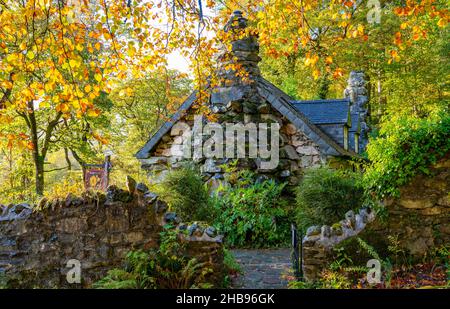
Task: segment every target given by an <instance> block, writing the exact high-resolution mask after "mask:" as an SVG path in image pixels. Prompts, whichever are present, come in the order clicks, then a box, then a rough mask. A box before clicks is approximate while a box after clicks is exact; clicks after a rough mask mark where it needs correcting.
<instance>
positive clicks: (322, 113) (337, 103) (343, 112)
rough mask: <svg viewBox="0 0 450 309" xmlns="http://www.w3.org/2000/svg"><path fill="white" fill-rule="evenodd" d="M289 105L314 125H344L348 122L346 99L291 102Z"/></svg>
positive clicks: (348, 102)
mask: <svg viewBox="0 0 450 309" xmlns="http://www.w3.org/2000/svg"><path fill="white" fill-rule="evenodd" d="M291 104H292V105H293V106H294V108H295V109H297V110H299V111H300V112H302V113H303V114H304V115H305V116H306V117H308V119H309V120H310V121H311V122H312V123H314V124H318V125H323V124H346V123H347V122H348V120H349V119H348V114H349V106H350V101H349V100H348V99H335V100H313V101H292V102H291Z"/></svg>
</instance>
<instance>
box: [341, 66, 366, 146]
mask: <svg viewBox="0 0 450 309" xmlns="http://www.w3.org/2000/svg"><path fill="white" fill-rule="evenodd" d="M369 95H370V91H369V81H368V78H367V76H366V74H365V73H364V72H362V71H352V72H350V76H349V78H348V84H347V88H345V90H344V96H345V97H346V98H348V99H349V100H350V112H351V113H352V114H358V116H359V120H360V122H361V133H360V136H361V143H360V148H361V149H364V148H365V146H366V144H367V140H368V137H367V133H368V132H369V126H368V125H367V120H368V119H367V118H368V116H369V109H368V106H367V104H368V103H369V99H370V97H369Z"/></svg>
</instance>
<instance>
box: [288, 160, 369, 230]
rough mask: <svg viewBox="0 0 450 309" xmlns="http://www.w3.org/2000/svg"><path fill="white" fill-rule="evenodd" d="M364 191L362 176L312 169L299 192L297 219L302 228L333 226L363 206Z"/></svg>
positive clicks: (321, 168)
mask: <svg viewBox="0 0 450 309" xmlns="http://www.w3.org/2000/svg"><path fill="white" fill-rule="evenodd" d="M363 200H364V190H363V187H362V184H361V176H360V174H358V173H354V172H351V171H347V170H333V169H331V168H328V167H319V168H311V169H308V170H306V172H305V175H304V177H303V179H302V181H301V182H300V184H299V185H298V188H297V191H296V206H297V208H296V218H297V224H298V226H299V228H301V229H302V230H304V231H305V230H306V229H307V228H308V227H309V226H312V225H324V224H327V225H331V224H333V223H335V222H338V221H339V220H341V219H342V218H343V217H344V214H345V213H346V212H347V211H349V210H354V209H357V208H360V207H361V206H362V202H363Z"/></svg>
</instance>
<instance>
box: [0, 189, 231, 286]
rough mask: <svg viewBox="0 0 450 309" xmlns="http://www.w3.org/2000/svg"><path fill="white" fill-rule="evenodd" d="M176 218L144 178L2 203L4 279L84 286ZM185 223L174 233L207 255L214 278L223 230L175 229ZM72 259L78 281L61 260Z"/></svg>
mask: <svg viewBox="0 0 450 309" xmlns="http://www.w3.org/2000/svg"><path fill="white" fill-rule="evenodd" d="M132 188H134V186H132ZM130 192H132V193H130ZM39 208H42V209H39ZM180 221H181V220H180V219H179V218H178V217H177V216H176V214H174V213H170V212H167V207H166V204H165V203H163V202H162V201H160V200H158V198H157V196H156V195H155V194H152V193H151V192H148V191H147V189H146V187H145V185H143V184H138V185H137V186H136V189H132V191H126V190H121V189H118V188H117V187H114V186H111V187H110V188H108V191H107V193H106V196H105V195H104V194H93V193H85V194H83V196H81V197H75V196H73V195H71V194H69V195H68V196H67V198H65V199H55V200H53V201H47V200H46V199H44V200H42V201H41V203H40V205H38V206H37V207H35V208H31V207H30V206H29V205H27V204H19V205H10V206H3V205H2V206H1V215H0V272H1V273H4V275H5V277H6V278H7V280H8V286H11V287H16V288H35V287H38V288H85V287H89V286H91V284H92V283H93V282H95V281H97V280H98V279H100V278H102V277H104V276H105V275H106V272H107V271H108V270H109V269H112V268H114V267H120V266H121V264H122V262H123V257H124V256H125V254H126V253H127V252H129V251H130V250H133V249H149V248H155V247H157V246H158V240H159V233H160V231H161V230H162V225H164V224H166V223H169V222H170V223H173V224H175V225H177V224H179V223H180ZM184 227H185V228H186V229H187V230H188V233H180V234H179V235H180V239H181V240H182V241H186V242H188V246H187V247H188V253H187V254H188V255H189V256H195V257H197V258H198V259H199V260H200V261H203V262H211V265H212V268H213V269H214V271H215V272H214V275H215V279H217V282H220V280H221V274H222V270H223V266H222V264H223V253H222V237H221V236H217V235H215V231H214V230H213V228H206V229H200V228H199V227H198V226H194V225H191V226H184V225H181V226H179V227H178V228H179V230H180V231H181V230H183V229H184ZM185 234H186V235H185ZM71 259H76V260H78V261H80V263H81V279H82V282H81V284H69V283H68V282H67V279H66V275H67V272H68V271H69V270H70V267H69V268H68V267H67V262H68V261H69V260H71Z"/></svg>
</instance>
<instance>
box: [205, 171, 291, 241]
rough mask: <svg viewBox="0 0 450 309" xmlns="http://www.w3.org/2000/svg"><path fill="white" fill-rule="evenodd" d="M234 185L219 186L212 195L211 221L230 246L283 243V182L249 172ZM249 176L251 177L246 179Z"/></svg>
mask: <svg viewBox="0 0 450 309" xmlns="http://www.w3.org/2000/svg"><path fill="white" fill-rule="evenodd" d="M244 174H245V175H246V178H244V179H241V180H240V181H238V182H237V183H236V185H234V186H227V187H223V188H222V189H221V190H220V191H219V192H218V195H216V196H215V198H214V203H213V207H214V208H215V213H216V214H218V215H217V217H216V219H215V221H214V225H215V226H216V227H217V228H218V230H219V231H220V232H221V233H223V234H224V235H225V242H226V244H227V245H229V246H231V247H270V246H284V245H286V244H287V243H288V241H289V235H290V228H289V221H288V211H287V208H286V202H285V200H283V198H282V192H283V189H284V187H285V185H284V184H277V183H275V182H274V181H272V180H266V181H262V182H257V181H255V180H254V179H253V178H252V177H254V175H251V174H250V173H242V175H244ZM250 178H252V179H250Z"/></svg>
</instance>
